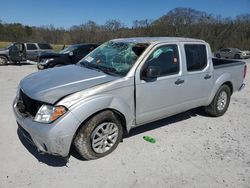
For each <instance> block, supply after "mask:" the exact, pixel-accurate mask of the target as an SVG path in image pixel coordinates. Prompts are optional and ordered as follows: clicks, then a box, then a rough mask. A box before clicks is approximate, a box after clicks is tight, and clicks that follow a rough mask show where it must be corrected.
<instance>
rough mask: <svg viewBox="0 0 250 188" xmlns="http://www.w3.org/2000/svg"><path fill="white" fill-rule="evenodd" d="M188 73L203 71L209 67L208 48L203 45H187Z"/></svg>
mask: <svg viewBox="0 0 250 188" xmlns="http://www.w3.org/2000/svg"><path fill="white" fill-rule="evenodd" d="M184 47H185V53H186V60H187V70H188V71H199V70H203V69H204V68H205V67H206V65H207V51H206V46H205V45H202V44H185V45H184Z"/></svg>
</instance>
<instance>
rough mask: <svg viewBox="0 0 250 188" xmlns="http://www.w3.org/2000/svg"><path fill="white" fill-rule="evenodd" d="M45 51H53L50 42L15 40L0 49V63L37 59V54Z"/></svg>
mask: <svg viewBox="0 0 250 188" xmlns="http://www.w3.org/2000/svg"><path fill="white" fill-rule="evenodd" d="M45 52H53V48H52V47H51V45H50V44H47V43H30V42H29V43H20V42H16V43H13V44H11V45H10V46H8V47H6V48H4V49H0V64H7V63H8V62H9V61H12V62H14V63H18V62H21V61H26V60H31V61H37V58H38V56H39V55H41V54H42V53H45Z"/></svg>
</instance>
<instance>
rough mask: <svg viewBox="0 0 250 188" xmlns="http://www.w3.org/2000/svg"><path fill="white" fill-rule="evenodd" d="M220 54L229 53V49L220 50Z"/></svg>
mask: <svg viewBox="0 0 250 188" xmlns="http://www.w3.org/2000/svg"><path fill="white" fill-rule="evenodd" d="M220 51H221V52H230V49H222V50H220Z"/></svg>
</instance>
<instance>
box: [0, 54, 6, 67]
mask: <svg viewBox="0 0 250 188" xmlns="http://www.w3.org/2000/svg"><path fill="white" fill-rule="evenodd" d="M7 63H8V59H7V57H5V56H0V65H6V64H7Z"/></svg>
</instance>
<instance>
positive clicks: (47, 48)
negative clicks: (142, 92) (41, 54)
mask: <svg viewBox="0 0 250 188" xmlns="http://www.w3.org/2000/svg"><path fill="white" fill-rule="evenodd" d="M38 46H39V48H40V49H42V50H52V47H51V46H50V45H49V44H44V43H38Z"/></svg>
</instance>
